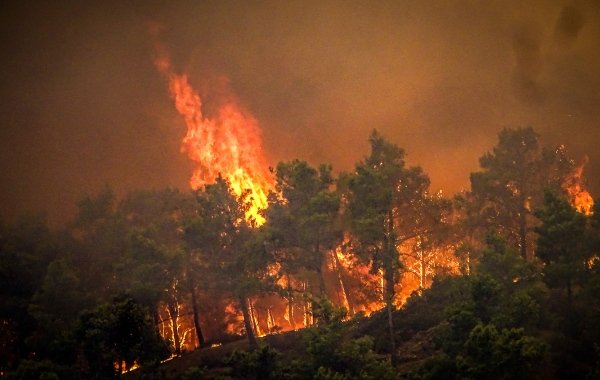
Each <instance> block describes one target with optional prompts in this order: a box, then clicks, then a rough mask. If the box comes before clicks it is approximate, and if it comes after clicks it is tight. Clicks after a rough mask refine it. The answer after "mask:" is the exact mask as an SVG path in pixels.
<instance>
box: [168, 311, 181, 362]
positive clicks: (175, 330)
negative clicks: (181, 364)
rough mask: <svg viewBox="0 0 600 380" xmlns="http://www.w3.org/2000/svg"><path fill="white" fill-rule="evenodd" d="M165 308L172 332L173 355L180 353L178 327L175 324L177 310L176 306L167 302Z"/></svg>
mask: <svg viewBox="0 0 600 380" xmlns="http://www.w3.org/2000/svg"><path fill="white" fill-rule="evenodd" d="M167 310H168V311H169V317H170V318H171V331H172V332H173V344H174V345H175V355H177V356H179V355H181V342H180V340H179V328H178V326H177V320H178V317H179V315H178V311H177V306H176V305H175V304H174V303H172V302H169V303H168V305H167Z"/></svg>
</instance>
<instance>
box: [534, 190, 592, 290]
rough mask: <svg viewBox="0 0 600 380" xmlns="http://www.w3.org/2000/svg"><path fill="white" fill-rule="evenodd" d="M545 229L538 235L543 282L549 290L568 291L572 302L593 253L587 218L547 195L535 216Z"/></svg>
mask: <svg viewBox="0 0 600 380" xmlns="http://www.w3.org/2000/svg"><path fill="white" fill-rule="evenodd" d="M536 215H537V216H538V217H539V218H540V220H541V221H542V225H540V226H539V227H537V228H536V232H537V233H538V257H539V258H540V259H541V260H542V261H543V262H544V263H545V264H546V266H545V267H544V274H545V276H544V279H545V281H546V283H547V284H548V286H550V287H553V288H554V287H560V288H563V289H565V290H566V291H567V296H568V298H569V301H570V299H571V295H572V287H573V286H574V285H575V284H576V282H578V281H579V280H581V279H584V274H585V273H586V271H587V268H586V262H587V260H588V259H590V256H591V252H590V251H589V250H588V249H587V248H588V247H587V246H586V242H587V239H586V236H585V233H586V218H585V216H584V215H582V214H580V213H579V212H577V211H575V209H574V208H573V207H572V206H571V205H570V204H569V203H568V202H567V201H566V200H565V199H562V198H560V197H558V196H557V195H555V194H554V193H551V192H546V193H545V196H544V207H543V208H542V209H539V210H538V211H537V212H536Z"/></svg>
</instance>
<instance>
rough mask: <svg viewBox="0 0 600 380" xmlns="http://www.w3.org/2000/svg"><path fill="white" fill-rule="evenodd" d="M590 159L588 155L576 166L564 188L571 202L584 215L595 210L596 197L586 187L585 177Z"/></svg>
mask: <svg viewBox="0 0 600 380" xmlns="http://www.w3.org/2000/svg"><path fill="white" fill-rule="evenodd" d="M588 161H589V159H588V157H587V156H585V157H584V159H583V162H582V163H581V165H579V166H576V167H575V168H574V169H573V171H572V172H571V174H569V175H568V176H567V178H565V182H564V183H563V188H564V189H565V191H566V192H567V194H568V196H569V199H570V201H571V204H572V205H573V207H575V209H577V211H579V212H580V213H582V214H584V215H592V213H593V210H594V198H592V196H591V194H590V193H589V192H588V191H587V190H586V189H585V180H584V178H583V169H584V168H585V165H586V164H587V163H588Z"/></svg>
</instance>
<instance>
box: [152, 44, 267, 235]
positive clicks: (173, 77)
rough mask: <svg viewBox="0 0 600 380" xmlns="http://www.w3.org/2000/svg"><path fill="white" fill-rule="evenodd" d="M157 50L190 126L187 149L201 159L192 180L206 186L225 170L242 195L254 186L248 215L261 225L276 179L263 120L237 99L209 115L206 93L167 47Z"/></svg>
mask: <svg viewBox="0 0 600 380" xmlns="http://www.w3.org/2000/svg"><path fill="white" fill-rule="evenodd" d="M157 51H158V55H157V58H156V59H155V61H154V64H155V66H156V68H157V69H158V71H160V72H161V73H162V74H163V75H164V76H165V77H166V78H167V79H168V81H169V92H170V94H171V97H172V98H173V100H174V101H175V107H176V109H177V112H179V114H180V115H181V116H182V117H183V119H184V121H185V124H186V126H187V134H186V135H185V137H184V139H183V141H182V143H181V152H182V153H185V154H187V156H188V157H189V158H190V159H191V160H192V161H194V162H196V164H197V165H196V168H195V169H194V173H193V175H192V177H191V179H190V186H191V187H192V188H193V189H198V188H201V187H202V186H204V185H206V184H208V183H211V182H214V181H215V179H216V178H217V177H218V176H219V175H221V176H222V177H223V178H225V179H227V180H228V181H229V183H230V184H231V187H232V189H233V191H234V192H235V194H236V195H238V196H241V195H242V194H243V193H245V192H248V195H247V198H246V201H248V202H249V203H250V209H249V211H248V212H247V214H246V218H248V219H254V220H255V222H256V223H257V224H258V225H260V224H262V223H264V218H263V217H262V216H261V215H260V210H263V209H265V208H266V207H267V193H268V191H269V189H271V188H272V187H273V185H272V179H271V176H270V175H269V172H268V169H267V165H266V160H265V158H264V155H263V152H262V139H261V135H260V128H259V126H258V122H257V121H256V119H255V118H254V117H253V116H252V115H249V114H247V113H245V112H243V111H242V110H241V109H240V107H239V106H238V104H237V103H236V102H235V101H234V100H232V99H229V100H227V101H225V102H224V103H223V104H221V105H220V106H219V108H218V110H217V111H216V112H215V114H214V115H211V116H206V115H204V114H203V112H202V99H201V97H200V95H199V94H198V92H197V91H195V90H194V88H192V86H191V85H190V83H189V80H188V76H187V75H186V74H177V73H175V72H174V70H173V69H172V65H171V61H170V59H169V57H168V55H167V54H166V53H165V52H164V49H160V48H158V49H157Z"/></svg>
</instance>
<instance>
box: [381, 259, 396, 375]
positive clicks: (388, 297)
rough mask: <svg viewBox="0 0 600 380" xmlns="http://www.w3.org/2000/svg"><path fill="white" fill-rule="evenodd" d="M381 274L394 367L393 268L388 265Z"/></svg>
mask: <svg viewBox="0 0 600 380" xmlns="http://www.w3.org/2000/svg"><path fill="white" fill-rule="evenodd" d="M383 274H384V277H385V294H384V300H385V307H386V309H387V315H388V329H389V334H390V351H391V360H392V365H396V364H397V363H396V362H397V360H396V359H397V357H396V339H395V338H394V330H395V329H394V318H393V311H394V271H393V268H390V266H389V265H386V267H385V268H384V270H383Z"/></svg>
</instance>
